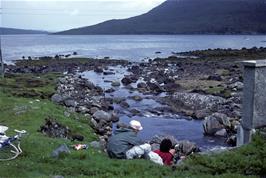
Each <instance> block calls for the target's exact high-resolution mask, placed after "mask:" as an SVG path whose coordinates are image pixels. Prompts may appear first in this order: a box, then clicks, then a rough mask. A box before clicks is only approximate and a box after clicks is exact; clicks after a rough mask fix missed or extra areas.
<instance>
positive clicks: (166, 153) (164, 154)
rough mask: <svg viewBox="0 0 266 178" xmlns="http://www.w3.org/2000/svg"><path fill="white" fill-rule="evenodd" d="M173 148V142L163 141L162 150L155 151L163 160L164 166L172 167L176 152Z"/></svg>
mask: <svg viewBox="0 0 266 178" xmlns="http://www.w3.org/2000/svg"><path fill="white" fill-rule="evenodd" d="M171 148H172V142H171V140H170V139H163V140H162V142H161V144H160V149H159V150H155V151H154V152H155V153H157V154H158V155H159V156H160V157H161V158H162V160H163V163H164V165H168V166H170V165H172V164H173V158H174V154H175V150H174V149H171Z"/></svg>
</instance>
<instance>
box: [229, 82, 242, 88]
mask: <svg viewBox="0 0 266 178" xmlns="http://www.w3.org/2000/svg"><path fill="white" fill-rule="evenodd" d="M229 88H231V89H237V90H243V88H244V84H243V83H242V82H235V83H233V84H231V85H229Z"/></svg>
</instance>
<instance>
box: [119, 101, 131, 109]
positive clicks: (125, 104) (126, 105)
mask: <svg viewBox="0 0 266 178" xmlns="http://www.w3.org/2000/svg"><path fill="white" fill-rule="evenodd" d="M120 106H121V107H123V108H129V104H128V103H127V102H126V101H122V102H121V103H120Z"/></svg>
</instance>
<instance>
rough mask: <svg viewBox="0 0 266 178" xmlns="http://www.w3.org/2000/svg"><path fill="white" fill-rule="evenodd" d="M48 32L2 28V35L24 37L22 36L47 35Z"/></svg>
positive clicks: (0, 31) (0, 29) (0, 32)
mask: <svg viewBox="0 0 266 178" xmlns="http://www.w3.org/2000/svg"><path fill="white" fill-rule="evenodd" d="M47 33H48V32H46V31H38V30H24V29H16V28H4V27H2V28H0V35H22V34H47Z"/></svg>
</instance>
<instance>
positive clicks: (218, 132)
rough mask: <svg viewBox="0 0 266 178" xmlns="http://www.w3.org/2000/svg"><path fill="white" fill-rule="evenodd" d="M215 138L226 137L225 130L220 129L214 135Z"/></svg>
mask: <svg viewBox="0 0 266 178" xmlns="http://www.w3.org/2000/svg"><path fill="white" fill-rule="evenodd" d="M214 135H215V136H219V137H226V136H227V132H226V130H225V129H221V130H218V131H217V132H216V133H215V134H214Z"/></svg>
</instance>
